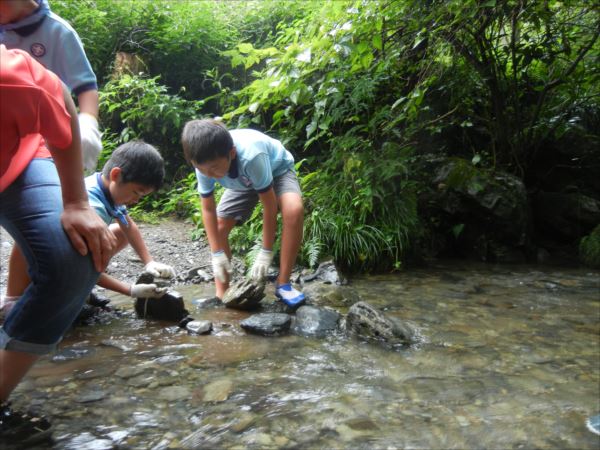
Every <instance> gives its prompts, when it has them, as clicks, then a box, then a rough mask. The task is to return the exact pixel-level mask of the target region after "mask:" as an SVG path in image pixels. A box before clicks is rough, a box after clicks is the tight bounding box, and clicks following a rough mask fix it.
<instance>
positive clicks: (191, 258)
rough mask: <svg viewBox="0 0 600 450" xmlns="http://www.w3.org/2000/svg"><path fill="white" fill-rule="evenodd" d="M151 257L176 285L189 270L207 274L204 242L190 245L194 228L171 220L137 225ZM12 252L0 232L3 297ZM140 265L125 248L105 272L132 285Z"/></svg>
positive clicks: (198, 241)
mask: <svg viewBox="0 0 600 450" xmlns="http://www.w3.org/2000/svg"><path fill="white" fill-rule="evenodd" d="M138 226H139V228H140V230H141V232H142V236H143V237H144V241H145V242H146V245H147V246H148V250H149V251H150V254H151V255H152V257H153V258H154V259H155V260H156V261H159V262H163V263H165V264H170V265H172V266H174V267H175V270H176V271H177V275H178V278H179V280H178V282H182V283H184V282H185V278H186V276H187V274H188V272H189V271H190V270H192V269H193V268H196V267H200V266H205V267H206V269H205V270H207V271H208V272H211V270H210V251H209V248H208V246H207V244H206V242H205V241H204V240H197V241H193V240H192V238H191V233H192V231H193V230H194V225H192V224H191V223H186V222H183V221H180V220H175V219H169V218H167V219H163V220H162V221H161V223H160V224H158V225H153V224H145V223H138ZM11 248H12V239H11V237H10V235H9V234H8V233H7V232H6V231H5V230H4V229H2V228H0V267H1V275H0V292H1V293H2V294H4V290H5V288H6V277H7V270H8V258H9V256H10V250H11ZM142 268H143V265H142V263H141V261H140V259H139V258H138V256H137V255H136V253H135V252H134V251H133V249H132V248H131V247H127V248H126V249H125V250H123V251H122V252H121V253H119V254H117V255H116V256H115V257H113V259H112V260H111V262H110V264H109V267H108V269H107V272H108V273H109V274H111V275H113V276H115V277H116V278H119V279H121V280H123V281H125V282H128V283H131V282H134V281H135V280H136V279H137V277H138V275H139V274H140V272H141V270H142Z"/></svg>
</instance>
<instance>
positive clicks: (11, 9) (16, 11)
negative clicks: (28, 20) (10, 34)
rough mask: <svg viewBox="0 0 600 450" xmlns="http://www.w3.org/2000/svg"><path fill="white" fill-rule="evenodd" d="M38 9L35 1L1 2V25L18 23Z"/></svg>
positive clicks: (6, 0) (0, 0) (10, 0)
mask: <svg viewBox="0 0 600 450" xmlns="http://www.w3.org/2000/svg"><path fill="white" fill-rule="evenodd" d="M37 7H38V4H37V3H36V2H35V1H33V0H0V25H6V24H7V23H12V22H17V21H18V20H21V19H23V18H24V17H27V16H28V15H29V14H31V13H32V12H33V11H34V10H35V9H36V8H37Z"/></svg>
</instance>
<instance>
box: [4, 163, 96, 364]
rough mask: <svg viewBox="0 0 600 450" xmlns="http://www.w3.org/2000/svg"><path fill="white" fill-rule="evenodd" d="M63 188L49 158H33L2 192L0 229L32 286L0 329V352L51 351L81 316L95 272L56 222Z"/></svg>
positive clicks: (92, 266) (61, 205) (89, 261)
mask: <svg viewBox="0 0 600 450" xmlns="http://www.w3.org/2000/svg"><path fill="white" fill-rule="evenodd" d="M62 211H63V204H62V195H61V186H60V182H59V178H58V173H57V171H56V167H55V165H54V162H53V161H52V159H33V160H32V161H31V162H30V163H29V166H27V168H26V169H25V170H24V171H23V173H22V174H21V175H20V176H19V177H18V178H17V179H16V180H15V181H14V182H13V183H12V184H11V185H10V186H9V187H8V188H6V189H5V190H4V192H2V193H0V225H1V226H2V227H3V228H4V229H5V230H6V231H7V232H8V233H9V234H10V235H11V236H12V237H13V239H14V240H15V242H16V243H17V244H18V245H19V248H20V249H21V251H22V252H23V254H24V255H25V258H26V259H27V264H28V266H29V276H30V278H31V283H30V285H29V286H28V287H27V289H26V290H25V292H24V293H23V295H22V296H21V297H20V298H19V300H18V301H17V303H16V304H15V306H14V307H13V308H12V309H11V311H10V313H9V314H8V316H7V317H6V320H5V321H4V324H3V326H2V328H0V349H5V350H12V351H19V352H26V353H34V354H40V355H42V354H46V353H49V352H51V351H53V350H54V349H55V347H56V345H57V344H58V343H59V342H60V340H61V339H62V336H63V334H64V333H65V332H66V331H67V330H68V329H69V328H70V326H71V324H72V323H73V320H74V319H75V318H76V317H77V314H79V311H80V310H81V307H82V305H83V302H84V301H85V299H86V297H87V296H88V295H89V293H90V291H91V290H92V288H93V287H94V285H95V284H96V281H97V279H98V276H99V273H98V272H97V271H96V269H95V267H94V264H93V261H92V258H91V256H90V255H89V254H88V255H86V256H81V255H80V254H79V252H77V250H75V248H74V247H73V246H72V245H71V241H70V239H69V237H68V236H67V234H66V233H65V231H64V230H63V227H62V224H61V222H60V216H61V213H62Z"/></svg>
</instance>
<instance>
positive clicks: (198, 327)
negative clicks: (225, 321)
mask: <svg viewBox="0 0 600 450" xmlns="http://www.w3.org/2000/svg"><path fill="white" fill-rule="evenodd" d="M185 329H186V330H187V331H188V333H190V334H208V333H210V332H211V331H212V329H213V324H212V322H211V321H210V320H192V321H191V322H188V323H187V325H186V326H185Z"/></svg>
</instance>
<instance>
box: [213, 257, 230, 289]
mask: <svg viewBox="0 0 600 450" xmlns="http://www.w3.org/2000/svg"><path fill="white" fill-rule="evenodd" d="M212 266H213V274H214V275H215V278H217V279H219V281H221V282H222V283H225V282H226V281H227V274H230V273H231V263H230V262H229V258H227V255H226V254H225V252H224V251H223V250H219V251H218V252H214V253H213V254H212Z"/></svg>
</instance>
